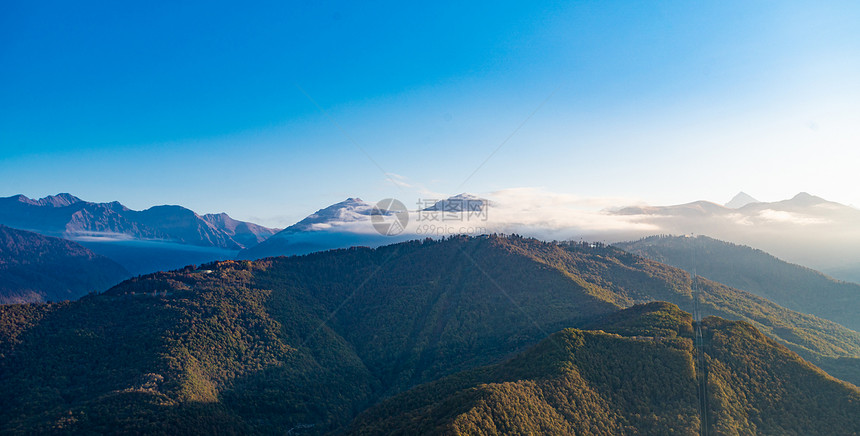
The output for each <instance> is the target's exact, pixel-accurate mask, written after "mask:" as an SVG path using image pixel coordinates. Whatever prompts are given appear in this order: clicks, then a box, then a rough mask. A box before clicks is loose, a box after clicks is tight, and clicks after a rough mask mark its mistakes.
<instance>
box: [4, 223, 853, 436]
mask: <svg viewBox="0 0 860 436" xmlns="http://www.w3.org/2000/svg"><path fill="white" fill-rule="evenodd" d="M702 290H703V297H704V299H705V303H704V307H705V308H706V310H709V311H710V312H711V313H713V314H719V315H721V316H726V317H730V318H734V319H745V320H750V321H751V322H753V323H754V324H755V325H756V326H758V327H760V328H762V329H765V330H766V331H767V333H768V334H770V335H772V336H773V337H774V338H778V339H779V340H780V341H781V342H783V343H785V344H786V345H788V346H790V347H791V348H792V349H795V350H798V351H799V352H803V353H805V354H804V355H805V356H808V357H809V358H814V359H819V361H820V362H825V363H826V362H830V361H834V360H835V359H836V358H837V357H840V356H842V357H845V356H858V355H860V351H858V350H860V339H858V337H857V334H856V333H855V332H852V331H850V330H847V329H844V328H842V327H841V326H838V325H836V324H834V323H828V322H826V321H823V320H820V319H817V318H815V317H811V316H807V315H801V314H797V313H795V312H791V311H789V310H786V309H783V308H781V307H779V306H776V305H774V304H772V303H770V302H768V301H766V300H764V299H761V298H759V297H755V296H753V295H751V294H748V293H746V292H742V291H738V290H735V289H731V288H727V287H725V286H722V285H719V284H717V283H713V282H709V281H704V280H702ZM690 295H691V294H690V278H689V276H688V275H687V274H686V273H685V272H684V271H681V270H678V269H675V268H671V267H668V266H666V265H663V264H659V263H656V262H653V261H649V260H646V259H643V258H640V257H637V256H634V255H631V254H629V253H626V252H623V251H621V250H618V249H615V248H612V247H604V246H599V245H598V246H591V245H586V244H576V245H556V244H549V243H543V242H539V241H536V240H532V239H524V238H520V237H516V236H511V237H497V236H490V237H477V238H466V237H456V238H450V239H446V240H444V241H431V240H425V241H412V242H406V243H401V244H395V245H391V246H386V247H381V248H378V249H367V248H354V249H346V250H335V251H330V252H323V253H315V254H311V255H307V256H301V257H290V258H271V259H264V260H260V261H255V262H251V261H242V262H233V261H227V262H220V263H215V264H209V265H204V266H201V267H199V268H193V267H189V268H186V269H184V270H178V271H174V272H169V273H157V274H151V275H148V276H144V277H139V278H134V279H131V280H128V281H126V282H124V283H122V284H120V285H118V286H116V287H114V288H112V289H111V290H109V291H108V292H105V293H104V294H100V295H92V296H87V297H85V298H83V299H81V300H79V301H77V302H73V303H65V304H52V305H11V306H2V307H0V393H2V394H0V432H27V431H31V430H32V431H47V430H49V429H58V430H65V431H69V432H73V433H81V432H87V431H96V432H104V431H107V430H108V429H122V430H121V431H124V432H130V433H136V432H168V433H176V432H182V433H198V434H199V433H212V432H217V433H222V434H223V433H228V434H229V433H236V434H240V433H241V434H244V433H262V434H283V433H284V432H286V431H287V430H289V429H291V428H295V429H301V430H302V432H304V434H319V433H324V432H327V431H332V430H336V429H339V428H343V427H344V426H346V425H348V424H349V422H350V421H351V420H352V419H353V417H355V416H356V415H357V414H358V413H360V412H361V411H363V410H365V409H366V408H367V407H369V406H371V405H373V404H375V403H377V402H378V401H380V400H381V399H383V398H386V397H388V396H390V395H394V394H398V393H400V392H404V391H406V390H407V389H410V388H412V387H414V386H416V385H419V384H422V383H426V382H430V381H433V380H437V379H439V378H441V377H444V376H447V375H450V374H453V373H456V372H458V371H463V370H469V369H473V368H476V367H480V366H483V365H488V364H493V363H497V362H500V361H502V360H504V359H506V358H508V357H510V356H511V355H513V354H514V353H516V352H519V351H522V350H524V349H526V348H527V347H529V346H531V345H533V344H536V343H538V342H539V341H540V340H542V339H544V338H546V337H547V336H549V334H550V333H552V332H555V331H559V330H562V329H564V328H568V327H583V326H589V325H592V324H593V323H595V322H598V320H599V319H601V318H602V317H605V316H608V315H609V314H612V313H615V312H616V311H617V310H619V309H621V308H623V307H628V306H631V305H633V304H634V303H639V302H647V301H653V300H666V301H672V302H676V303H678V304H679V305H681V306H682V307H689V306H691V300H690ZM820 362H817V363H819V364H821V365H822V366H824V364H823V363H820ZM849 372H850V371H849Z"/></svg>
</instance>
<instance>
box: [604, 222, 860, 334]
mask: <svg viewBox="0 0 860 436" xmlns="http://www.w3.org/2000/svg"><path fill="white" fill-rule="evenodd" d="M615 245H616V246H617V247H619V248H621V249H623V250H626V251H629V252H631V253H634V254H637V255H639V256H643V257H647V258H649V259H653V260H656V261H658V262H663V263H666V264H668V265H672V266H676V267H679V268H684V269H687V270H692V269H693V266H694V265H693V264H694V262H695V267H696V271H697V273H698V274H699V275H701V276H703V277H707V278H709V279H711V280H714V281H717V282H720V283H723V284H725V285H728V286H732V287H735V288H738V289H743V290H745V291H749V292H752V293H753V294H756V295H758V296H761V297H764V298H767V299H768V300H770V301H773V302H774V303H776V304H779V305H781V306H783V307H785V308H788V309H791V310H796V311H799V312H803V313H810V314H813V315H815V316H819V317H821V318H825V319H829V320H831V321H835V322H837V323H839V324H842V325H844V326H845V327H848V328H850V329H853V330H855V331H860V316H858V314H860V284H857V283H850V282H843V281H839V280H836V279H833V278H831V277H828V276H826V275H824V274H822V273H820V272H818V271H815V270H812V269H809V268H806V267H803V266H800V265H794V264H791V263H788V262H785V261H782V260H780V259H777V258H776V257H773V256H771V255H769V254H767V253H765V252H763V251H761V250H756V249H753V248H750V247H746V246H742V245H735V244H732V243H728V242H723V241H719V240H716V239H712V238H708V237H706V236H697V237H695V238H691V237H684V236H651V237H648V238H645V239H641V240H639V241H634V242H625V243H620V244H615Z"/></svg>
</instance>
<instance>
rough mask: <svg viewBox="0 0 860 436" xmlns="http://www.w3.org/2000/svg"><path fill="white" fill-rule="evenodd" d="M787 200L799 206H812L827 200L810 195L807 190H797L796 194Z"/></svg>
mask: <svg viewBox="0 0 860 436" xmlns="http://www.w3.org/2000/svg"><path fill="white" fill-rule="evenodd" d="M788 202H790V203H793V204H796V205H800V206H814V205H816V204H820V203H827V200H825V199H823V198H821V197H817V196H815V195H812V194H810V193H808V192H798V193H797V195H795V196H794V197H791V200H788Z"/></svg>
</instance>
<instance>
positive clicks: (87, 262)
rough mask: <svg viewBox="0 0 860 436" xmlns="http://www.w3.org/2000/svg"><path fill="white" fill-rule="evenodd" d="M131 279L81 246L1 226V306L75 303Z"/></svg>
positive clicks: (112, 262)
mask: <svg viewBox="0 0 860 436" xmlns="http://www.w3.org/2000/svg"><path fill="white" fill-rule="evenodd" d="M129 276H130V274H129V272H128V271H126V270H125V268H123V267H122V266H120V265H119V264H117V263H116V262H114V261H112V260H110V259H108V258H106V257H103V256H99V255H97V254H95V253H93V252H92V251H90V250H87V249H86V248H84V247H83V246H81V245H80V244H76V243H74V242H72V241H67V240H65V239H60V238H53V237H50V236H43V235H40V234H38V233H33V232H27V231H24V230H17V229H13V228H10V227H6V226H3V225H0V304H10V303H32V302H42V301H62V300H76V299H78V298H80V297H81V296H83V295H86V294H88V293H90V292H94V291H104V290H106V289H108V288H109V287H111V286H113V285H115V284H117V283H119V282H120V281H122V280H124V279H126V278H128V277H129Z"/></svg>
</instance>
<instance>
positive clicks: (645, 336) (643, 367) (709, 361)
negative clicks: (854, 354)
mask: <svg viewBox="0 0 860 436" xmlns="http://www.w3.org/2000/svg"><path fill="white" fill-rule="evenodd" d="M691 321H692V319H691V317H690V316H689V314H686V313H683V312H681V311H679V310H678V308H677V307H675V306H673V305H669V304H665V303H652V304H648V305H645V306H635V307H634V308H632V309H628V310H625V311H622V312H619V313H617V314H613V315H612V316H611V317H610V318H609V319H606V320H604V321H603V322H605V323H606V324H604V325H603V327H604V330H597V331H583V330H576V329H566V330H563V331H561V332H558V333H555V334H553V335H551V336H549V337H548V338H547V339H546V340H544V341H542V342H541V343H540V344H538V345H537V346H535V347H533V348H531V349H529V350H527V351H525V352H524V353H522V354H519V355H518V356H516V357H514V358H512V359H511V360H509V361H507V362H504V363H501V364H496V365H492V366H488V367H482V368H477V369H474V370H470V371H465V372H462V373H458V374H455V375H452V376H449V377H446V378H443V379H441V380H439V381H436V382H432V383H428V384H425V385H422V386H419V387H416V388H414V389H412V390H409V391H407V392H405V393H403V394H400V395H397V396H395V397H393V398H391V399H388V400H386V401H383V402H382V403H380V404H378V405H376V406H374V407H372V408H370V409H369V410H368V411H366V412H364V413H362V414H361V415H360V416H359V417H358V418H357V419H356V420H355V421H354V422H353V423H352V425H351V426H350V429H349V431H348V433H349V434H352V435H411V434H445V435H459V434H469V435H495V434H582V435H620V434H650V435H667V434H686V435H697V434H700V430H702V426H703V421H704V422H707V424H706V425H705V427H706V428H705V430H706V431H707V433H708V434H762V435H834V434H855V433H856V432H857V430H858V429H860V390H858V389H857V388H856V387H854V386H852V385H850V384H847V383H844V382H840V381H838V380H836V379H833V378H832V377H829V376H828V375H826V374H825V373H823V372H822V371H821V370H819V369H818V368H815V367H813V366H811V365H809V364H808V363H806V362H805V361H803V360H802V359H801V358H800V357H799V356H798V355H797V354H795V353H792V352H791V351H789V350H787V349H786V348H784V347H782V346H780V345H778V344H776V343H774V342H773V341H771V340H769V339H767V338H766V337H765V336H764V335H762V334H760V333H758V332H757V331H756V330H755V329H754V328H752V327H751V326H750V325H749V324H746V323H743V322H728V321H725V320H722V319H719V318H715V317H711V318H708V319H706V320H705V322H704V327H703V329H704V332H705V333H704V335H705V340H706V342H705V343H706V345H705V346H704V347H703V348H704V350H705V355H706V359H705V361H706V366H707V371H703V368H701V367H697V364H696V359H695V358H694V354H693V352H694V350H693V341H692V340H691V339H692V330H693V328H692V327H693V326H692V322H691ZM619 334H620V335H619ZM697 372H701V373H705V372H706V373H707V374H708V376H707V377H708V390H707V393H706V396H707V398H708V402H707V404H708V407H707V413H705V414H703V413H702V411H701V409H700V408H699V406H698V404H699V403H698V400H697V398H698V395H700V394H699V393H698V392H697V381H696V374H697ZM703 417H704V418H703ZM702 434H704V432H703V433H702Z"/></svg>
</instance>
